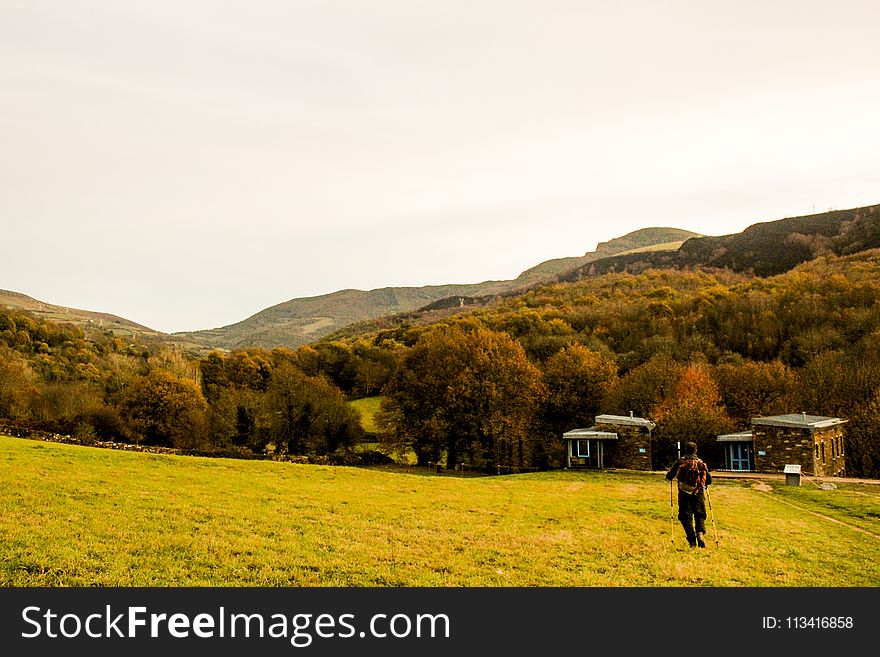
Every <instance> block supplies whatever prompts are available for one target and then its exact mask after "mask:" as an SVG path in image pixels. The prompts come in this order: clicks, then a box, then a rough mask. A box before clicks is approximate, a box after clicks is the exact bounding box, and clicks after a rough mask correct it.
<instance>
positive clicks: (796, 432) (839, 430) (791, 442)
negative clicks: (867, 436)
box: [718, 413, 847, 477]
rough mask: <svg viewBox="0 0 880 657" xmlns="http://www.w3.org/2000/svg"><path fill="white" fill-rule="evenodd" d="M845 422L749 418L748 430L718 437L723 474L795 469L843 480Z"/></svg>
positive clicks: (816, 418) (797, 416) (802, 416)
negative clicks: (731, 471)
mask: <svg viewBox="0 0 880 657" xmlns="http://www.w3.org/2000/svg"><path fill="white" fill-rule="evenodd" d="M846 422H847V420H841V419H840V418H837V417H822V416H819V415H807V414H806V413H799V414H791V415H772V416H768V417H756V418H752V430H751V431H740V432H738V433H729V434H724V435H722V436H718V442H719V443H721V445H722V447H723V451H724V468H725V469H726V470H740V471H756V472H782V471H783V468H784V467H785V466H786V465H799V466H801V472H803V473H804V474H808V475H812V476H815V477H843V476H846V463H845V454H846V450H845V445H844V437H843V425H844V424H845V423H846Z"/></svg>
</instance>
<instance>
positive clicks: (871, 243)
mask: <svg viewBox="0 0 880 657" xmlns="http://www.w3.org/2000/svg"><path fill="white" fill-rule="evenodd" d="M877 247H880V205H872V206H866V207H863V208H853V209H850V210H835V211H831V212H824V213H821V214H814V215H805V216H801V217H789V218H786V219H780V220H778V221H768V222H762V223H758V224H754V225H752V226H749V227H748V228H746V229H745V230H744V231H743V232H741V233H736V234H733V235H723V236H720V237H694V238H693V239H689V240H687V241H686V242H684V243H683V244H682V245H681V247H680V248H679V249H678V250H676V251H663V252H638V253H636V252H630V253H626V254H616V255H614V256H611V257H608V258H603V259H601V260H597V261H594V262H591V263H586V264H584V265H581V266H580V267H578V268H576V269H572V270H570V271H568V272H566V273H565V274H563V275H560V276H559V277H558V280H560V281H572V280H578V279H579V278H583V277H584V276H596V275H601V274H608V273H612V272H629V273H639V272H641V271H644V270H645V269H651V268H666V267H674V268H689V267H708V268H715V269H729V270H731V271H735V272H743V273H751V274H755V275H756V276H773V275H776V274H781V273H784V272H786V271H789V270H790V269H793V268H794V267H796V266H797V265H799V264H801V263H804V262H807V261H808V260H812V259H813V258H817V257H819V256H822V255H838V256H840V255H849V254H852V253H857V252H859V251H865V250H868V249H873V248H877Z"/></svg>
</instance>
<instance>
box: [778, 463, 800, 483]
mask: <svg viewBox="0 0 880 657" xmlns="http://www.w3.org/2000/svg"><path fill="white" fill-rule="evenodd" d="M782 471H783V472H784V473H785V485H786V486H800V485H801V466H800V465H794V464H792V465H786V466H785V467H784V468H783V470H782Z"/></svg>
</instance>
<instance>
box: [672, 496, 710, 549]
mask: <svg viewBox="0 0 880 657" xmlns="http://www.w3.org/2000/svg"><path fill="white" fill-rule="evenodd" d="M678 520H679V521H680V522H681V526H682V527H684V534H685V536H687V540H688V543H690V544H691V545H695V544H696V542H697V534H698V533H702V534H705V533H706V498H705V497H704V496H703V491H700V492H699V493H697V494H696V495H689V494H688V493H683V492H681V491H678Z"/></svg>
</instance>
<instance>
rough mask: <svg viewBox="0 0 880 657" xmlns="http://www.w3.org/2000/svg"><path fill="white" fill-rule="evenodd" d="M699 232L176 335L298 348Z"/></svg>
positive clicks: (334, 297)
mask: <svg viewBox="0 0 880 657" xmlns="http://www.w3.org/2000/svg"><path fill="white" fill-rule="evenodd" d="M695 236H697V233H692V232H690V231H686V230H681V229H678V228H642V229H639V230H637V231H634V232H632V233H629V234H628V235H624V236H622V237H618V238H615V239H612V240H609V241H607V242H602V243H600V244H599V245H598V246H597V247H596V250H595V251H592V252H589V253H586V254H584V255H583V256H578V257H573V258H557V259H554V260H548V261H546V262H543V263H541V264H539V265H537V266H536V267H532V268H531V269H528V270H526V271H525V272H523V273H522V274H520V276H519V277H517V278H516V279H514V280H507V281H483V282H482V283H469V284H458V285H457V284H450V285H427V286H423V287H385V288H379V289H375V290H368V291H364V290H340V291H338V292H333V293H330V294H323V295H320V296H315V297H305V298H299V299H291V300H289V301H285V302H283V303H279V304H276V305H274V306H271V307H269V308H266V309H265V310H262V311H260V312H258V313H256V314H255V315H253V316H251V317H249V318H247V319H245V320H243V321H241V322H236V323H235V324H230V325H228V326H223V327H219V328H215V329H208V330H204V331H192V332H186V333H174V334H172V335H173V337H174V338H176V339H179V340H182V341H184V342H186V343H187V344H190V345H197V346H198V347H200V348H218V347H219V348H224V349H237V348H246V347H264V348H273V347H277V346H287V347H297V346H299V345H302V344H306V343H308V342H312V341H315V340H317V339H320V338H321V337H324V336H326V335H329V334H331V333H334V332H335V331H338V330H339V329H341V328H343V327H345V326H348V325H351V324H355V323H358V322H363V321H366V320H371V319H377V318H379V317H384V316H388V315H394V314H398V313H408V312H412V311H416V310H418V309H420V308H424V307H426V306H430V305H431V304H434V303H438V302H440V303H441V304H443V305H448V306H454V305H456V304H458V303H459V300H460V299H461V300H462V302H463V301H464V300H465V299H472V298H482V297H491V296H495V295H499V294H505V293H510V292H512V291H514V290H517V289H523V288H525V287H528V286H530V285H534V284H537V283H540V282H545V281H548V280H551V279H553V278H554V277H555V276H558V275H559V274H561V273H563V272H565V271H567V270H569V269H572V268H575V267H578V266H580V265H583V264H585V263H589V262H593V261H595V260H599V259H601V258H605V257H608V256H612V255H615V254H621V253H627V252H629V251H633V250H640V249H644V248H652V247H656V246H658V245H665V246H666V247H667V248H672V249H676V248H678V247H679V246H680V245H681V244H682V243H683V242H684V240H686V239H689V238H692V237H695Z"/></svg>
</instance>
